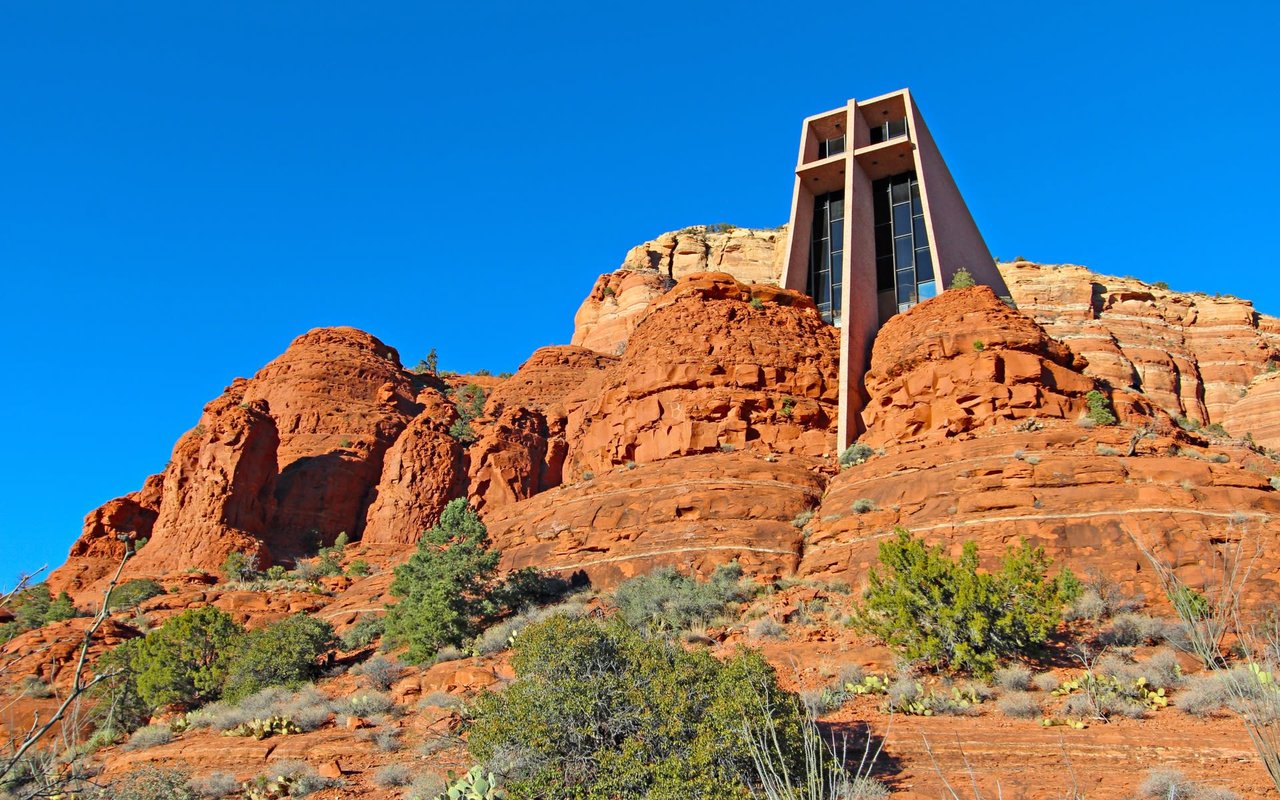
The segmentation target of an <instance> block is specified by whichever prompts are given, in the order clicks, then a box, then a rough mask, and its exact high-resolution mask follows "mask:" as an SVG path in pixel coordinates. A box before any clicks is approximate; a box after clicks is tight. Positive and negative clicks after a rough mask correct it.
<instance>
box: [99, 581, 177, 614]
mask: <svg viewBox="0 0 1280 800" xmlns="http://www.w3.org/2000/svg"><path fill="white" fill-rule="evenodd" d="M162 594H164V587H163V586H161V585H160V584H158V583H156V582H155V581H153V580H148V579H145V578H143V579H140V580H132V581H125V582H124V583H122V584H120V585H119V586H117V587H116V588H114V589H112V590H111V595H110V596H109V597H108V599H107V607H108V608H109V609H110V610H111V611H113V612H115V611H127V610H130V609H134V608H137V607H138V606H139V605H141V604H142V603H143V601H145V600H150V599H151V598H152V597H157V596H159V595H162Z"/></svg>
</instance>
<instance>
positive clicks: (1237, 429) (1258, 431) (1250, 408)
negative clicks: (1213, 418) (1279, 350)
mask: <svg viewBox="0 0 1280 800" xmlns="http://www.w3.org/2000/svg"><path fill="white" fill-rule="evenodd" d="M1273 363H1274V362H1273ZM1222 427H1224V428H1226V429H1227V431H1228V432H1229V433H1230V434H1231V435H1233V436H1244V435H1245V434H1249V435H1250V436H1252V437H1253V440H1254V441H1255V442H1257V443H1258V444H1260V445H1264V446H1266V447H1270V448H1272V449H1275V450H1280V371H1275V372H1264V373H1263V374H1262V375H1259V376H1258V377H1256V378H1254V379H1253V380H1252V381H1251V382H1250V383H1249V385H1248V386H1247V387H1245V393H1244V396H1243V397H1241V398H1240V399H1239V400H1237V401H1236V402H1235V403H1233V404H1232V405H1231V406H1230V407H1229V408H1227V411H1226V413H1225V414H1223V416H1222ZM1276 471H1277V472H1278V473H1280V469H1277V470H1276Z"/></svg>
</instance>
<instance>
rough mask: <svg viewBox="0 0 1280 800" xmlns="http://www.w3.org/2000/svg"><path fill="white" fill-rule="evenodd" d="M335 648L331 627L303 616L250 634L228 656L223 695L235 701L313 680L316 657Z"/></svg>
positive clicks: (318, 673)
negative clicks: (268, 687)
mask: <svg viewBox="0 0 1280 800" xmlns="http://www.w3.org/2000/svg"><path fill="white" fill-rule="evenodd" d="M336 644H337V640H336V639H335V638H334V635H333V626H331V625H330V624H329V623H327V622H325V621H323V620H320V619H316V618H315V617H312V616H310V615H307V614H294V615H293V616H291V617H287V618H285V619H282V620H279V621H278V622H273V623H271V624H270V625H268V626H266V627H265V628H261V629H259V630H256V631H251V632H250V633H249V634H248V635H247V636H245V637H244V638H243V639H242V640H241V641H240V643H239V645H240V646H239V647H238V648H236V650H237V652H235V653H234V654H233V655H232V656H231V663H230V667H229V669H228V674H227V681H226V688H225V690H224V692H225V694H226V695H227V697H228V698H231V699H237V698H241V697H247V696H249V695H251V694H253V693H254V692H257V691H259V690H261V689H262V688H264V687H267V686H297V685H298V684H301V683H305V682H307V681H311V680H314V679H316V678H318V677H319V676H320V663H319V659H320V657H321V656H322V655H324V654H325V653H327V652H328V651H329V650H331V649H332V648H333V647H334V646H335V645H336Z"/></svg>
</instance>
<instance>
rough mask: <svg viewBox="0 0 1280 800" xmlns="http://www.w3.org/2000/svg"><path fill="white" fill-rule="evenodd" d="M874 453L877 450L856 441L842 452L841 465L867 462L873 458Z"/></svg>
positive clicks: (848, 465)
mask: <svg viewBox="0 0 1280 800" xmlns="http://www.w3.org/2000/svg"><path fill="white" fill-rule="evenodd" d="M874 454H875V451H874V450H872V449H871V448H870V446H868V445H865V444H863V443H861V442H854V443H853V444H851V445H849V446H848V447H846V448H845V449H844V452H842V453H841V454H840V459H839V461H840V466H842V467H856V466H858V465H859V464H864V463H866V461H867V459H869V458H871V456H873V455H874Z"/></svg>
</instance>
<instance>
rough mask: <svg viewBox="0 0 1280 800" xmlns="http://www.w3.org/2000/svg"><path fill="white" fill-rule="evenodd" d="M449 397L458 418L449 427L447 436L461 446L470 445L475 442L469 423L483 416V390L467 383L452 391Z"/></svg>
mask: <svg viewBox="0 0 1280 800" xmlns="http://www.w3.org/2000/svg"><path fill="white" fill-rule="evenodd" d="M451 397H452V399H453V406H454V408H455V409H457V411H458V418H457V419H456V420H454V422H453V424H452V425H450V426H449V435H450V436H452V437H453V438H455V439H457V440H458V441H459V442H461V443H462V444H471V443H472V442H474V441H475V440H476V435H475V431H473V430H472V429H471V423H472V422H473V421H474V420H475V419H476V418H478V417H480V416H481V415H483V414H484V401H485V392H484V389H483V388H482V387H480V386H477V385H476V384H474V383H468V384H466V385H465V386H460V387H458V388H457V389H454V390H453V391H452V393H451Z"/></svg>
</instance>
